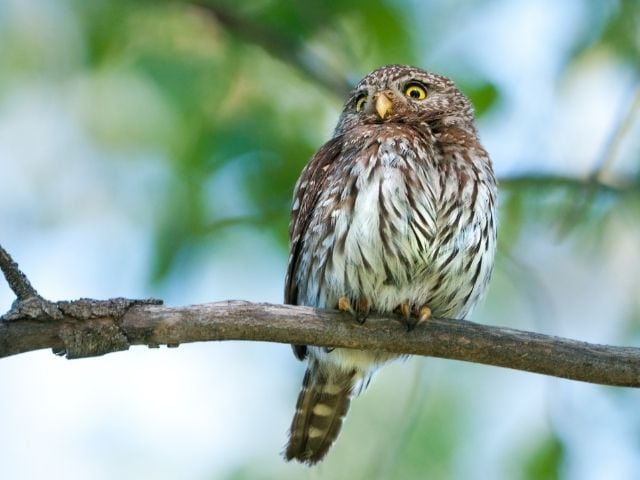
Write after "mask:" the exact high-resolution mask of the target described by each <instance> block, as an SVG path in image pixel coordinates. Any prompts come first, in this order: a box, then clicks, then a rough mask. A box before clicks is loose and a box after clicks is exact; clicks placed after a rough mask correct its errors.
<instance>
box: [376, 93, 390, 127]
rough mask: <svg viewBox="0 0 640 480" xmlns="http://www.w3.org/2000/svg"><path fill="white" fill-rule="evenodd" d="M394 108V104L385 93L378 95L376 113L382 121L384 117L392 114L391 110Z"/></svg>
mask: <svg viewBox="0 0 640 480" xmlns="http://www.w3.org/2000/svg"><path fill="white" fill-rule="evenodd" d="M392 107H393V102H391V100H390V99H389V97H387V96H386V95H385V94H384V93H381V94H379V95H378V98H376V112H378V115H379V116H380V118H381V119H383V120H384V117H386V116H387V115H389V114H390V113H391V108H392Z"/></svg>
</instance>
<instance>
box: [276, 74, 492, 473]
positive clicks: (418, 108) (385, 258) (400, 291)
mask: <svg viewBox="0 0 640 480" xmlns="http://www.w3.org/2000/svg"><path fill="white" fill-rule="evenodd" d="M496 197H497V187H496V180H495V176H494V173H493V168H492V164H491V160H490V158H489V155H488V154H487V152H486V151H485V149H484V148H483V147H482V145H481V144H480V141H479V139H478V133H477V131H476V127H475V124H474V113H473V107H472V106H471V103H470V102H469V100H468V99H467V98H466V97H465V96H464V95H463V94H462V93H461V92H460V90H458V88H457V87H456V86H455V84H454V83H453V82H452V81H451V80H449V79H448V78H445V77H443V76H440V75H436V74H433V73H429V72H426V71H424V70H421V69H418V68H414V67H409V66H401V65H388V66H384V67H381V68H379V69H377V70H375V71H373V72H371V73H370V74H369V75H367V76H366V77H364V79H362V80H361V81H360V83H358V85H357V86H356V87H355V88H354V89H353V91H352V92H351V94H350V96H349V98H348V99H347V101H346V103H345V104H344V108H343V110H342V114H341V115H340V119H339V121H338V125H337V127H336V129H335V131H334V133H333V137H332V138H331V139H330V140H329V141H328V142H327V143H325V144H324V145H323V146H322V147H320V149H319V150H318V151H317V153H316V154H315V155H314V156H313V157H312V158H311V160H310V161H309V163H308V164H307V165H306V167H305V168H304V170H303V171H302V173H301V175H300V178H299V179H298V182H297V184H296V186H295V189H294V198H293V207H292V217H291V224H290V228H289V236H290V257H289V264H288V270H287V277H286V280H285V303H288V304H292V305H307V306H313V307H318V308H325V309H335V308H337V309H339V310H342V311H345V312H349V313H350V314H351V315H353V317H354V319H355V320H356V321H359V322H363V321H365V319H366V317H367V315H368V314H369V313H370V312H376V313H377V314H381V315H395V316H396V317H397V318H398V319H399V320H400V321H402V322H403V323H404V324H405V325H406V326H407V329H408V330H409V331H410V330H411V329H412V328H413V327H414V326H415V325H416V324H417V323H418V322H428V319H429V317H430V316H431V315H433V316H437V317H444V318H459V319H462V318H465V317H466V316H467V315H468V314H469V313H470V312H471V310H472V309H473V307H474V305H476V303H477V302H478V301H479V300H480V299H481V297H482V296H483V294H484V292H485V290H486V288H487V284H488V282H489V277H490V276H491V271H492V268H493V261H494V253H495V248H496V212H495V205H496ZM409 334H410V333H409ZM293 350H294V353H295V355H296V357H297V358H298V359H300V360H306V361H307V370H306V373H305V375H304V380H303V383H302V390H301V392H300V395H299V397H298V402H297V405H296V412H295V416H294V418H293V422H292V424H291V429H290V435H289V442H288V445H287V446H286V449H285V452H284V456H285V458H286V459H287V460H292V459H295V460H297V461H299V462H303V463H306V464H308V465H313V464H315V463H317V462H319V461H320V460H322V458H323V457H324V456H325V455H326V453H327V451H328V450H329V448H330V447H331V445H332V444H333V442H334V441H335V439H336V437H337V436H338V433H339V432H340V428H341V426H342V422H343V419H344V417H345V415H346V414H347V411H348V409H349V405H350V402H351V399H352V397H353V396H354V395H357V394H358V393H360V392H361V391H362V390H363V389H364V388H365V387H366V386H367V385H368V384H369V381H370V379H371V377H372V375H373V374H374V372H375V371H376V370H377V369H378V368H379V367H380V366H381V365H382V364H384V363H385V362H388V361H389V360H391V359H393V358H397V356H395V355H392V354H389V353H386V352H384V351H364V350H353V349H346V348H323V347H315V346H305V345H294V346H293Z"/></svg>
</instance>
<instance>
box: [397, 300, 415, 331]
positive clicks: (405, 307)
mask: <svg viewBox="0 0 640 480" xmlns="http://www.w3.org/2000/svg"><path fill="white" fill-rule="evenodd" d="M393 313H395V314H397V315H399V317H398V320H400V323H402V324H403V325H404V326H405V327H407V332H410V331H411V330H413V329H414V328H415V326H416V325H417V324H418V320H417V319H416V318H415V317H412V316H411V305H409V303H408V302H402V303H401V304H400V305H398V306H397V307H396V308H394V309H393Z"/></svg>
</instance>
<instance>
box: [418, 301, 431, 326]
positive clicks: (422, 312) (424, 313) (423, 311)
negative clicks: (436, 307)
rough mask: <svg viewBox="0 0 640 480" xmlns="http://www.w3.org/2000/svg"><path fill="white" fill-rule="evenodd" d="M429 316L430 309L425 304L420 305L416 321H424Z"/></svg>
mask: <svg viewBox="0 0 640 480" xmlns="http://www.w3.org/2000/svg"><path fill="white" fill-rule="evenodd" d="M430 318H431V309H430V308H429V307H427V306H426V305H423V306H421V307H420V308H419V309H418V323H421V322H426V321H427V320H429V319H430Z"/></svg>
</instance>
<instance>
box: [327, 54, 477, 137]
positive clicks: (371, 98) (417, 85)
mask: <svg viewBox="0 0 640 480" xmlns="http://www.w3.org/2000/svg"><path fill="white" fill-rule="evenodd" d="M473 120H474V115H473V107H472V106H471V103H470V102H469V100H468V99H467V97H465V96H464V94H463V93H462V92H460V90H458V88H457V87H456V86H455V84H454V83H453V82H452V81H451V80H449V79H448V78H446V77H443V76H440V75H436V74H433V73H429V72H426V71H424V70H421V69H419V68H415V67H409V66H405V65H386V66H384V67H381V68H378V69H377V70H374V71H373V72H371V73H370V74H369V75H367V76H366V77H364V78H363V79H362V80H361V81H360V83H358V85H357V86H356V87H355V88H354V89H353V91H352V92H351V94H350V95H349V98H348V99H347V101H346V103H345V105H344V108H343V110H342V114H341V116H340V120H339V122H338V126H337V127H336V131H335V134H336V135H339V134H341V133H345V132H347V131H348V130H350V129H352V128H354V127H357V126H360V125H371V124H381V123H402V124H406V125H414V126H416V127H420V126H424V125H425V124H426V125H427V126H428V127H429V128H430V129H431V130H433V131H437V130H439V129H441V128H446V127H449V126H456V127H458V128H462V129H464V130H467V131H469V132H471V133H475V126H474V123H473Z"/></svg>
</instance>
